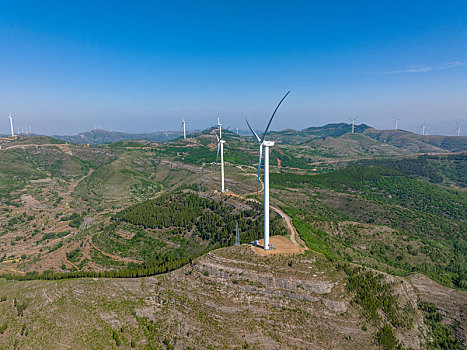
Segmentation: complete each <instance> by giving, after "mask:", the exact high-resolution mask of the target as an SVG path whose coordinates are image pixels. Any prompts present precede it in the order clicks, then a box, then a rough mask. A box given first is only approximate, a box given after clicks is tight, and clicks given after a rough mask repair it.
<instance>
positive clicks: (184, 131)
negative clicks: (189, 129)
mask: <svg viewBox="0 0 467 350" xmlns="http://www.w3.org/2000/svg"><path fill="white" fill-rule="evenodd" d="M182 128H183V139H184V140H186V121H185V119H182Z"/></svg>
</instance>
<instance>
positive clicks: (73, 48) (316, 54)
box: [0, 1, 467, 135]
mask: <svg viewBox="0 0 467 350" xmlns="http://www.w3.org/2000/svg"><path fill="white" fill-rule="evenodd" d="M265 4H266V3H263V2H255V3H253V4H252V3H250V2H244V3H243V2H238V3H219V2H211V1H208V2H203V3H201V4H195V3H192V2H173V3H163V4H162V3H155V4H148V3H143V2H133V3H131V6H130V5H128V4H127V3H123V2H107V1H103V2H99V3H98V4H96V3H94V2H89V1H84V2H80V3H79V4H78V3H76V4H71V3H63V2H49V3H47V4H46V3H43V2H38V1H37V2H36V1H31V2H28V4H27V6H24V5H22V4H17V3H13V2H11V3H2V4H0V33H1V34H2V35H1V36H0V49H1V51H2V53H4V54H2V55H1V57H0V77H1V82H2V84H0V121H1V120H3V122H0V133H1V134H7V133H8V132H9V123H8V119H7V117H8V114H9V112H10V111H11V112H13V114H14V118H15V132H16V128H17V127H20V128H21V127H23V128H26V127H29V126H30V127H31V128H32V131H33V132H36V133H38V134H46V135H54V134H55V135H64V134H67V135H72V134H77V133H79V132H82V131H86V130H90V129H92V128H93V126H94V125H95V124H99V125H100V126H101V127H102V128H104V129H107V130H110V129H112V130H115V131H124V132H130V133H143V132H152V131H156V130H164V129H166V130H178V129H179V127H180V122H181V120H182V118H184V119H186V120H187V121H188V125H187V126H188V128H189V129H204V128H205V127H206V126H209V125H213V124H214V123H215V122H216V117H217V115H220V116H221V118H222V121H223V124H224V125H225V126H231V127H232V128H236V127H239V128H242V129H245V128H246V125H245V122H244V120H245V118H248V119H249V120H251V122H252V124H253V125H254V127H255V128H257V129H261V128H264V126H265V124H266V122H267V119H268V118H269V116H270V114H271V112H272V111H273V109H274V107H275V105H276V104H277V102H278V101H279V100H280V98H281V97H282V96H283V94H284V93H285V92H286V91H288V90H291V94H290V96H289V97H288V98H287V100H286V101H285V102H284V104H283V106H282V107H281V109H280V110H279V112H278V114H277V118H276V119H275V120H274V123H273V125H272V129H273V130H283V129H286V128H292V129H296V130H301V129H303V128H307V127H310V126H320V125H324V124H327V123H338V122H348V118H349V117H355V116H358V119H357V123H358V124H360V123H365V124H368V125H371V126H373V127H376V128H378V129H391V128H393V123H394V118H396V117H398V118H400V119H401V121H400V122H399V127H400V128H401V129H405V130H409V131H417V130H418V129H417V127H418V126H419V125H421V124H422V122H426V125H427V132H430V128H429V126H430V125H431V126H433V125H437V124H441V126H443V125H444V124H445V126H446V128H445V129H446V130H445V132H446V133H452V134H454V132H455V127H456V125H455V121H460V120H462V121H463V122H462V123H463V124H462V125H463V127H464V128H467V125H466V124H465V120H466V119H467V112H466V111H467V99H466V98H465V96H466V92H467V47H466V45H465V42H467V25H466V23H467V22H466V21H465V19H464V18H462V16H460V15H459V14H460V13H463V12H464V11H465V10H466V9H467V4H465V3H464V2H462V1H453V2H450V3H449V4H446V3H441V2H435V1H431V2H423V3H422V2H410V3H406V2H392V3H388V4H384V5H383V4H378V3H374V2H370V1H363V2H360V3H358V4H357V5H355V4H351V3H347V2H342V1H333V2H328V3H326V4H313V3H309V2H301V1H292V2H290V3H288V4H287V5H285V4H283V3H282V2H281V3H279V2H268V3H267V6H265ZM180 9H182V10H180ZM448 124H452V126H450V125H448ZM438 129H439V128H438ZM451 129H452V130H451ZM462 134H464V135H465V132H464V130H462Z"/></svg>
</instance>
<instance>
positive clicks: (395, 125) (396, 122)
mask: <svg viewBox="0 0 467 350" xmlns="http://www.w3.org/2000/svg"><path fill="white" fill-rule="evenodd" d="M399 120H400V119H399V118H396V119H394V130H399V128H398V123H399Z"/></svg>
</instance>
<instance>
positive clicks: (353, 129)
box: [349, 117, 357, 134]
mask: <svg viewBox="0 0 467 350" xmlns="http://www.w3.org/2000/svg"><path fill="white" fill-rule="evenodd" d="M349 120H350V121H351V122H352V134H353V133H354V131H355V120H357V117H355V118H349Z"/></svg>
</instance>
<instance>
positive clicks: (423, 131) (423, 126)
mask: <svg viewBox="0 0 467 350" xmlns="http://www.w3.org/2000/svg"><path fill="white" fill-rule="evenodd" d="M421 126H422V135H423V136H425V122H423V124H422V125H421Z"/></svg>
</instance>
